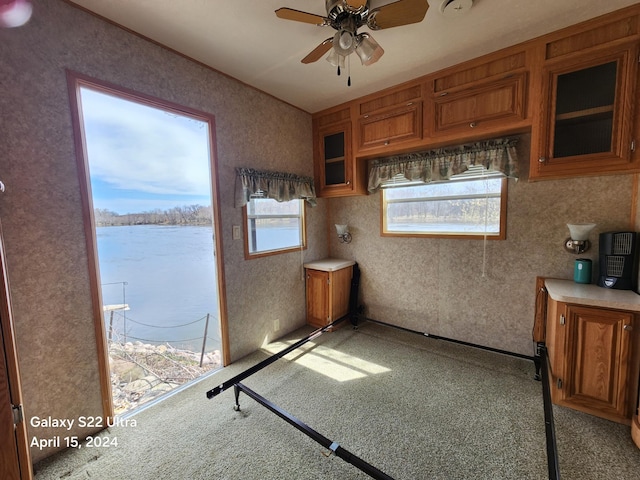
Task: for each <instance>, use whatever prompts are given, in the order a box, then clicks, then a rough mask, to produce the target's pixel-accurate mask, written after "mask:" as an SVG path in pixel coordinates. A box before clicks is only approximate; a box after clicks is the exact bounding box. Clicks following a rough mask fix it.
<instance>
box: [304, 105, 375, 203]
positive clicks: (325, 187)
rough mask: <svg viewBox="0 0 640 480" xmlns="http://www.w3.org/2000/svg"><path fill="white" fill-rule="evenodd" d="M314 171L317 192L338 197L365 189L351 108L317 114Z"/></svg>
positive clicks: (358, 192) (322, 195)
mask: <svg viewBox="0 0 640 480" xmlns="http://www.w3.org/2000/svg"><path fill="white" fill-rule="evenodd" d="M313 130H314V159H315V161H314V163H315V165H314V167H315V168H314V174H315V183H316V185H315V186H316V191H317V192H316V194H317V195H318V196H320V197H338V196H345V195H357V194H364V193H365V188H366V186H365V174H366V172H365V171H364V165H362V164H360V165H357V164H356V161H355V157H354V155H353V153H352V152H353V151H352V127H351V111H350V108H348V107H347V108H342V109H339V110H336V111H333V112H329V113H327V114H325V115H322V116H319V117H316V118H314V120H313Z"/></svg>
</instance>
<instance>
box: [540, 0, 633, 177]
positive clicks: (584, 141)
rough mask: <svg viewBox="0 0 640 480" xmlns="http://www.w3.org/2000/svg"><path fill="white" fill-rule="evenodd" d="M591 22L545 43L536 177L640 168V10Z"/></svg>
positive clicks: (542, 47)
mask: <svg viewBox="0 0 640 480" xmlns="http://www.w3.org/2000/svg"><path fill="white" fill-rule="evenodd" d="M636 10H637V9H636ZM588 27H589V28H586V27H583V28H582V29H576V30H572V31H571V34H567V35H563V36H558V37H553V36H552V37H551V38H549V39H547V41H545V42H544V43H543V44H542V45H541V49H542V50H543V53H542V55H543V59H544V60H543V63H542V68H541V77H540V78H541V82H542V83H541V89H540V96H541V105H540V111H539V117H538V122H537V124H535V125H534V127H533V138H532V147H531V168H530V178H531V179H533V180H536V179H543V178H557V177H569V176H579V175H599V174H607V173H627V172H637V171H638V169H639V167H640V161H639V159H638V158H637V157H636V156H635V155H634V150H635V141H634V123H635V122H634V110H635V108H636V105H635V104H636V98H635V91H636V83H637V75H638V68H637V65H638V40H639V38H640V37H639V35H638V33H639V30H638V13H637V12H636V14H635V15H629V16H622V17H620V16H619V15H614V16H613V17H611V16H607V17H603V18H601V19H596V20H595V21H592V22H590V23H589V24H588ZM636 127H637V125H636Z"/></svg>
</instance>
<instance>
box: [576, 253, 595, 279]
mask: <svg viewBox="0 0 640 480" xmlns="http://www.w3.org/2000/svg"><path fill="white" fill-rule="evenodd" d="M573 281H574V282H576V283H591V260H589V259H588V258H578V259H576V264H575V266H574V268H573Z"/></svg>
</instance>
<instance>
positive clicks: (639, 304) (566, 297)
mask: <svg viewBox="0 0 640 480" xmlns="http://www.w3.org/2000/svg"><path fill="white" fill-rule="evenodd" d="M544 284H545V286H546V287H547V291H548V292H549V296H550V297H551V298H552V299H553V300H556V301H558V302H564V303H579V304H581V305H589V306H593V307H603V308H615V309H617V310H628V311H632V312H640V295H638V294H637V293H636V292H634V291H632V290H615V289H612V288H604V287H599V286H598V285H595V284H584V283H576V282H574V281H573V280H558V279H553V278H547V279H545V281H544Z"/></svg>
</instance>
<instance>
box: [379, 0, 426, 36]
mask: <svg viewBox="0 0 640 480" xmlns="http://www.w3.org/2000/svg"><path fill="white" fill-rule="evenodd" d="M428 9H429V4H428V3H427V0H398V1H397V2H393V3H389V4H387V5H383V6H381V7H379V8H376V9H374V10H372V11H371V13H370V14H369V17H368V18H367V26H368V27H369V28H370V29H371V30H380V29H382V28H391V27H399V26H401V25H409V24H411V23H419V22H421V21H422V20H423V19H424V16H425V15H426V13H427V10H428Z"/></svg>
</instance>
